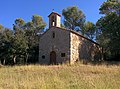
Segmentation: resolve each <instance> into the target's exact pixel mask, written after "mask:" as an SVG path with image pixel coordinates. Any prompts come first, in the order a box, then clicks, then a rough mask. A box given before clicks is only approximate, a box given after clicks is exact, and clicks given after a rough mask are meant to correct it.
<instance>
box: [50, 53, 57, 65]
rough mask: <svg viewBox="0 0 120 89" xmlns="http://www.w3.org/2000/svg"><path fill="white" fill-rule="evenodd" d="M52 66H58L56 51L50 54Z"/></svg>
mask: <svg viewBox="0 0 120 89" xmlns="http://www.w3.org/2000/svg"><path fill="white" fill-rule="evenodd" d="M50 64H56V53H55V51H52V52H51V53H50Z"/></svg>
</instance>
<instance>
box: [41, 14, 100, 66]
mask: <svg viewBox="0 0 120 89" xmlns="http://www.w3.org/2000/svg"><path fill="white" fill-rule="evenodd" d="M48 17H49V29H48V30H47V31H46V32H44V33H43V34H42V36H40V40H39V43H40V44H39V63H40V64H62V63H66V62H69V63H70V64H73V63H74V62H76V61H79V60H87V61H95V60H101V52H102V51H101V50H102V48H101V47H100V46H99V44H98V43H96V42H94V41H92V40H90V39H88V38H86V37H85V36H83V35H81V34H80V33H78V32H76V31H74V30H70V29H66V28H62V27H61V15H60V14H58V13H56V12H52V13H51V14H50V15H49V16H48Z"/></svg>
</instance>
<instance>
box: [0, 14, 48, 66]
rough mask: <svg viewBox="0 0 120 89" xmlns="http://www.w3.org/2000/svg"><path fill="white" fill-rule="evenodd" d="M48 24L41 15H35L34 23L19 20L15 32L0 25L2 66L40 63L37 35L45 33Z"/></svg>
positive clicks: (0, 57) (15, 24) (14, 26)
mask: <svg viewBox="0 0 120 89" xmlns="http://www.w3.org/2000/svg"><path fill="white" fill-rule="evenodd" d="M45 26H46V23H45V22H44V21H43V19H42V17H41V16H39V15H33V17H32V21H30V22H27V23H26V22H25V21H24V20H23V19H22V18H17V19H16V20H15V23H14V24H13V30H10V29H7V28H4V27H3V26H2V25H0V61H1V63H2V64H19V63H20V64H21V63H22V64H23V63H29V62H30V63H35V62H36V61H38V53H39V48H38V43H39V36H38V34H37V33H39V32H41V31H43V29H44V27H45Z"/></svg>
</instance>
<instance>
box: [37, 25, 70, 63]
mask: <svg viewBox="0 0 120 89" xmlns="http://www.w3.org/2000/svg"><path fill="white" fill-rule="evenodd" d="M53 32H54V33H55V38H53ZM52 51H55V52H56V61H57V63H58V64H59V63H64V62H66V61H69V60H70V57H69V55H70V32H69V31H65V30H64V29H62V30H61V29H60V28H57V27H52V28H51V29H49V30H48V31H46V32H45V33H44V34H43V36H41V37H40V42H39V62H40V63H41V64H49V63H50V52H52ZM61 53H65V57H61ZM42 56H45V58H42Z"/></svg>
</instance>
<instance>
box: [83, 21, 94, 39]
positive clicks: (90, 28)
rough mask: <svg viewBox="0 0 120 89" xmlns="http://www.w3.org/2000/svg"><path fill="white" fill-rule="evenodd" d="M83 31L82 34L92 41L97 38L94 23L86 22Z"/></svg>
mask: <svg viewBox="0 0 120 89" xmlns="http://www.w3.org/2000/svg"><path fill="white" fill-rule="evenodd" d="M82 31H83V32H82V33H83V34H85V35H86V36H87V37H88V38H89V39H91V40H93V39H94V38H95V36H96V26H95V24H93V23H92V22H89V21H88V22H86V23H85V24H84V29H83V30H82Z"/></svg>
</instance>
